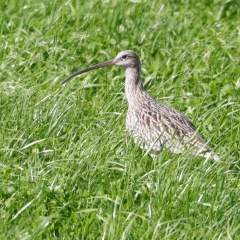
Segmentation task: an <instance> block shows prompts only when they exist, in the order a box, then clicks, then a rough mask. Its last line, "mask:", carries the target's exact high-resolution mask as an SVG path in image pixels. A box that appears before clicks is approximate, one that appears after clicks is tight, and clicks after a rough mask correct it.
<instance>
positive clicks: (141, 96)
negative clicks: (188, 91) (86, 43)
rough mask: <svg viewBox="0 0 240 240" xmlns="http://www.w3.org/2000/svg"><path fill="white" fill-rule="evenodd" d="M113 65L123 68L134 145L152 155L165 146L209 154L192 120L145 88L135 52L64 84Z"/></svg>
mask: <svg viewBox="0 0 240 240" xmlns="http://www.w3.org/2000/svg"><path fill="white" fill-rule="evenodd" d="M112 65H117V66H121V67H124V68H125V77H126V80H125V93H126V97H127V100H128V112H127V119H126V127H127V130H128V131H129V132H130V134H131V135H132V136H133V138H134V140H135V142H136V143H137V144H139V145H140V146H141V147H142V148H145V149H147V150H148V151H150V152H151V154H152V155H156V154H157V153H158V152H159V151H160V150H161V149H162V148H163V147H165V148H169V150H170V151H171V152H173V153H183V152H189V153H190V154H193V155H197V156H202V157H206V158H207V157H209V155H210V152H211V149H210V148H209V146H208V145H207V144H206V142H205V141H204V140H203V139H202V138H201V136H200V135H199V134H198V133H197V132H196V128H195V127H194V125H193V124H192V122H191V121H190V120H189V119H188V118H187V117H186V116H185V115H184V114H182V113H180V112H179V111H177V110H175V109H174V108H170V107H167V106H165V105H163V104H162V103H159V102H157V101H156V100H155V99H154V98H152V97H151V96H150V95H149V94H148V93H147V92H146V91H145V89H144V87H143V84H142V80H141V75H140V70H141V63H140V60H139V57H138V56H137V54H136V53H135V52H133V51H131V50H126V51H122V52H120V53H119V54H118V55H117V56H116V57H115V58H114V59H112V60H109V61H107V62H104V63H100V64H97V65H94V66H92V67H88V68H85V69H83V70H80V71H78V72H76V73H75V74H73V75H71V76H70V77H68V78H67V79H66V80H65V81H64V82H63V84H64V83H66V82H67V81H68V80H70V79H72V78H73V77H75V76H78V75H79V74H82V73H84V72H88V71H91V70H93V69H97V68H103V67H106V66H112ZM214 158H215V157H214Z"/></svg>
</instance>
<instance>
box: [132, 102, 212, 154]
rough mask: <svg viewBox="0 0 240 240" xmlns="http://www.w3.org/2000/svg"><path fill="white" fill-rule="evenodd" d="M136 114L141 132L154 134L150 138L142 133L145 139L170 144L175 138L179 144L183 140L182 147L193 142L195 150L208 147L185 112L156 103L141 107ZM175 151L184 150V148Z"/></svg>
mask: <svg viewBox="0 0 240 240" xmlns="http://www.w3.org/2000/svg"><path fill="white" fill-rule="evenodd" d="M146 109H148V110H146ZM135 114H136V119H137V124H136V125H138V126H141V127H140V128H141V132H143V133H144V132H145V133H146V134H147V133H148V134H149V135H150V136H152V137H151V138H152V139H149V138H150V137H149V136H147V137H146V136H144V135H143V134H142V138H144V139H145V141H149V140H150V141H156V142H158V143H159V144H160V145H161V146H162V145H166V146H169V145H170V142H171V141H172V140H173V139H175V140H177V141H178V145H179V144H180V142H181V145H182V146H181V147H182V148H184V147H183V145H185V144H187V145H188V147H189V144H191V146H192V147H194V149H195V151H198V150H199V151H203V150H204V151H205V150H206V149H207V148H208V147H207V146H206V143H205V141H204V140H203V139H202V138H201V136H200V135H199V134H198V133H197V131H196V128H195V126H194V125H193V123H192V122H191V121H190V120H189V119H188V118H187V117H186V116H185V115H184V114H182V113H180V112H179V111H177V110H175V109H173V108H169V107H167V106H165V105H162V104H159V105H156V104H154V105H153V106H151V107H149V106H148V108H145V107H143V108H139V109H138V110H137V111H136V112H135ZM175 152H182V150H181V151H175Z"/></svg>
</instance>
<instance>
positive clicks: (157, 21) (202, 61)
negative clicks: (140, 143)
mask: <svg viewBox="0 0 240 240" xmlns="http://www.w3.org/2000/svg"><path fill="white" fill-rule="evenodd" d="M0 6H1V10H0V23H1V24H0V31H1V37H0V58H1V61H0V69H1V71H0V124H1V128H0V171H1V172H0V209H1V211H0V227H1V231H0V239H196V240H197V239H240V215H239V214H240V212H239V211H240V175H239V166H240V164H239V163H240V161H239V158H240V153H239V149H240V137H239V136H240V111H239V109H240V97H239V96H240V68H239V66H240V58H239V56H240V27H239V26H240V5H239V1H237V0H232V1H231V0H230V1H220V0H213V1H208V0H205V1H199V2H198V1H190V0H184V1H167V0H162V1H158V0H154V1H141V0H139V1H120V0H119V1H118V0H115V1H99V0H93V1H77V0H75V1H74V0H69V1H63V0H59V1H40V0H35V1H30V0H22V1H17V0H10V1H6V3H3V2H2V3H1V4H0ZM124 49H132V50H134V51H136V52H137V53H138V54H139V56H140V58H141V60H142V65H143V70H142V77H143V80H144V85H145V87H146V89H147V90H148V91H149V92H150V93H151V95H153V96H155V98H156V99H158V100H159V101H162V102H163V103H165V104H167V105H170V106H172V107H175V108H176V109H178V110H180V111H182V112H184V113H186V115H187V116H188V117H189V118H190V119H192V121H193V122H194V124H195V125H196V126H197V127H198V128H199V132H200V133H201V135H202V136H203V137H204V138H205V139H207V141H208V142H209V144H210V145H211V146H212V147H213V149H214V150H215V151H216V152H217V153H218V154H219V155H220V156H221V161H219V162H212V161H208V162H206V163H204V159H201V158H196V157H193V156H187V155H184V154H182V155H174V154H171V153H169V151H168V150H164V151H162V152H161V153H160V155H159V157H158V158H157V159H156V160H154V161H153V160H152V159H151V158H150V156H145V155H144V151H142V150H141V149H139V148H138V147H137V146H136V145H135V144H134V143H133V141H132V139H131V138H130V137H129V136H128V134H127V133H126V131H125V117H126V110H127V101H126V99H125V97H124V85H123V83H124V72H123V70H122V69H119V68H118V67H112V68H108V69H102V70H98V71H94V72H92V73H89V74H85V75H83V76H81V77H79V78H76V79H74V80H72V81H71V82H69V83H68V84H66V85H64V86H61V82H62V81H63V80H64V79H65V78H66V77H67V76H69V74H71V73H73V72H75V71H76V70H79V69H81V68H83V67H85V66H90V65H91V64H95V63H99V62H101V61H106V60H108V59H110V58H112V57H114V56H115V55H116V54H117V53H118V52H119V51H121V50H124Z"/></svg>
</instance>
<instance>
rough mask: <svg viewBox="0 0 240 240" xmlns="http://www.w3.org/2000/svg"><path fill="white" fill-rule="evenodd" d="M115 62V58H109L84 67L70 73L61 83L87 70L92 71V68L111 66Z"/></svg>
mask: <svg viewBox="0 0 240 240" xmlns="http://www.w3.org/2000/svg"><path fill="white" fill-rule="evenodd" d="M114 64H115V59H111V60H109V61H107V62H103V63H99V64H96V65H93V66H91V67H88V68H84V69H82V70H80V71H78V72H76V73H74V74H72V75H71V76H70V77H68V78H66V79H65V80H64V81H63V82H62V84H64V83H66V82H67V81H69V80H70V79H72V78H74V77H76V76H78V75H80V74H82V73H85V72H89V71H92V70H93V69H98V68H103V67H107V66H112V65H114Z"/></svg>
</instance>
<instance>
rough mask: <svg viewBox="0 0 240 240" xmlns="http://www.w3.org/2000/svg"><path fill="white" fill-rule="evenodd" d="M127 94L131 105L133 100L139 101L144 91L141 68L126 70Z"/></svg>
mask: <svg viewBox="0 0 240 240" xmlns="http://www.w3.org/2000/svg"><path fill="white" fill-rule="evenodd" d="M125 77H126V79H125V93H126V97H127V100H128V103H129V104H131V102H132V101H133V100H137V96H139V95H140V94H141V93H142V92H143V91H145V90H144V87H143V84H142V80H141V75H140V68H126V70H125Z"/></svg>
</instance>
